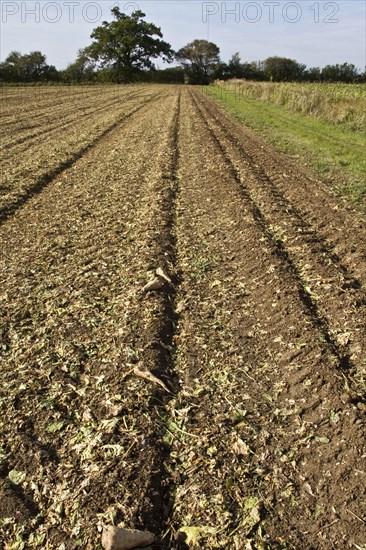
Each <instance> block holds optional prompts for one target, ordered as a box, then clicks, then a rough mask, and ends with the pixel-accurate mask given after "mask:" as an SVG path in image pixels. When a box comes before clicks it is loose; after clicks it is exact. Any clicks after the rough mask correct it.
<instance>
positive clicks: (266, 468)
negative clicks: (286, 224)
mask: <svg viewBox="0 0 366 550" xmlns="http://www.w3.org/2000/svg"><path fill="white" fill-rule="evenodd" d="M193 107H194V106H193V104H191V103H190V101H189V100H188V98H185V101H184V108H183V114H182V120H181V144H182V145H181V147H182V151H181V169H180V181H181V192H180V195H179V201H178V210H177V212H178V218H177V223H178V225H177V230H178V252H179V264H180V266H181V269H182V284H181V288H180V292H179V295H178V303H179V304H180V307H179V309H180V310H181V311H182V313H181V314H180V323H179V330H178V333H177V360H176V368H177V372H178V373H179V375H180V378H181V380H182V390H181V392H180V394H179V395H178V396H177V399H176V400H173V401H172V402H171V403H170V407H171V415H170V417H171V419H173V418H174V422H173V421H172V420H171V422H170V430H169V433H168V437H169V442H170V445H171V456H172V458H173V459H175V471H176V474H175V479H176V486H175V488H174V508H173V514H172V518H171V528H172V537H173V540H174V541H175V542H174V543H172V548H180V547H181V546H180V545H181V544H183V540H184V539H186V540H190V541H191V542H192V541H193V540H195V541H196V543H197V544H200V545H201V546H203V547H205V548H243V547H245V546H246V545H250V544H252V545H254V547H256V546H257V547H260V546H261V545H262V546H263V545H264V546H265V545H269V546H270V547H283V546H286V547H288V548H296V549H299V548H304V549H305V548H306V549H308V548H324V549H325V548H329V547H335V548H343V547H344V541H345V540H347V545H348V546H350V547H351V546H352V544H353V542H355V543H357V541H359V543H360V541H361V540H362V535H361V536H360V533H359V524H358V522H357V520H356V519H355V518H354V517H353V516H352V514H351V513H349V512H347V510H346V509H349V510H351V512H354V513H357V512H356V510H357V504H356V502H357V499H356V500H355V501H354V500H353V498H354V494H355V491H356V492H357V491H358V494H361V493H360V492H359V490H360V485H359V484H360V483H361V484H362V486H363V483H364V481H362V480H363V477H362V476H363V469H364V468H363V466H362V463H363V460H364V459H363V455H364V452H365V449H364V442H363V437H364V433H365V430H364V422H363V421H362V410H363V409H362V407H363V406H364V405H363V404H362V403H359V404H358V405H357V407H356V406H355V404H353V403H352V402H351V401H350V394H349V393H347V391H345V388H344V385H343V378H342V376H340V375H339V374H338V372H337V368H335V367H338V362H337V360H336V358H335V356H334V354H333V352H332V350H331V349H330V347H329V345H328V344H327V343H326V342H324V341H323V336H322V331H321V330H319V327H317V326H316V325H315V324H314V322H313V319H312V316H311V312H309V309H308V307H307V306H305V304H304V303H303V301H302V300H301V297H300V296H299V290H298V284H297V281H295V280H294V277H293V275H292V274H291V273H290V272H289V269H288V265H287V263H286V262H284V261H283V258H282V257H280V255H279V254H278V252H277V251H276V250H274V249H273V248H272V247H271V245H270V243H269V242H268V239H267V237H266V234H265V231H264V228H263V227H261V225H260V224H258V220H257V219H256V215H255V212H254V210H253V208H252V204H250V203H249V202H247V201H243V195H242V192H241V190H240V188H239V186H238V185H237V180H236V177H235V175H234V173H232V171H230V170H228V166H227V164H226V163H225V162H223V153H222V150H221V149H220V148H219V147H218V145H217V141H216V139H215V138H214V137H213V136H212V131H211V130H210V128H209V127H208V126H207V123H206V121H205V119H204V118H203V117H201V116H197V110H196V108H195V107H194V108H193ZM350 430H351V432H352V435H351V432H350ZM351 456H352V458H351ZM351 462H352V464H353V466H350V463H351ZM356 463H357V466H356V465H355V464H356ZM330 469H331V471H332V475H331V476H329V470H330ZM356 488H357V489H356ZM359 505H361V506H362V498H361V499H360V502H359ZM320 510H321V512H320ZM351 518H353V519H351ZM329 524H331V526H329ZM351 524H352V526H351ZM346 533H347V535H346ZM332 545H333V546H332Z"/></svg>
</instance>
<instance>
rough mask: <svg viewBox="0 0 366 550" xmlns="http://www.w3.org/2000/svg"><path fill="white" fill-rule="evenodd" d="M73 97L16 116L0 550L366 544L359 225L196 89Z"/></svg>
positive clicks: (10, 158) (365, 363)
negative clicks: (134, 539) (114, 540)
mask: <svg viewBox="0 0 366 550" xmlns="http://www.w3.org/2000/svg"><path fill="white" fill-rule="evenodd" d="M117 90H118V91H117ZM33 93H34V94H35V92H33ZM70 93H71V92H69V91H66V90H60V89H57V90H53V89H50V90H49V92H48V94H47V93H45V92H44V93H43V95H42V96H40V95H38V96H37V95H35V96H34V97H33V98H32V97H31V95H29V94H31V90H27V91H25V92H24V94H25V95H24V97H23V96H19V97H18V96H17V94H18V95H19V94H20V92H18V91H17V89H14V90H12V91H9V92H7V93H6V94H5V93H4V94H3V98H2V101H3V106H4V109H3V112H4V130H3V133H4V150H3V153H4V154H3V157H4V159H3V171H2V173H3V178H4V181H3V182H2V183H1V187H2V194H1V195H2V198H1V204H0V223H1V226H0V234H1V246H2V254H1V257H0V288H1V292H0V315H1V326H0V338H1V342H0V353H1V373H2V389H1V401H0V407H1V420H0V422H1V440H0V476H1V485H0V540H1V541H2V542H3V544H4V545H5V548H7V549H9V550H10V549H23V548H24V549H25V548H49V549H55V550H56V549H58V550H69V549H70V550H71V549H73V548H77V547H80V548H87V549H97V548H102V546H101V544H102V532H103V529H104V533H106V532H109V531H108V528H107V526H112V525H113V526H116V527H117V526H118V527H123V528H124V529H127V530H134V529H137V530H139V531H142V532H145V533H146V532H151V533H153V534H154V535H155V539H154V540H155V542H153V543H151V546H150V547H151V548H165V549H172V550H174V549H176V550H178V549H184V548H195V547H196V548H208V549H209V548H212V549H213V548H215V549H216V548H225V549H226V548H233V549H236V550H241V549H244V548H248V549H250V548H253V549H255V548H258V549H260V548H293V549H304V550H308V549H310V548H317V549H329V548H339V549H340V550H341V549H342V550H343V549H344V548H356V549H359V548H364V547H365V544H366V539H365V535H364V533H365V521H366V503H365V494H366V492H365V488H366V483H365V463H366V448H365V435H366V434H365V411H366V398H365V387H366V360H365V358H366V353H365V352H366V342H365V341H366V323H365V320H366V290H365V289H366V286H365V285H366V254H365V242H366V240H365V236H366V224H365V220H364V218H363V216H362V214H361V213H359V212H357V211H355V210H352V209H350V207H347V206H346V205H344V204H342V203H340V202H339V201H337V200H336V199H335V198H334V197H333V196H332V195H331V194H330V193H329V192H328V190H327V188H326V186H325V185H324V184H322V182H320V181H317V179H316V178H315V177H314V175H313V174H312V173H311V172H309V171H307V170H306V169H305V168H302V167H301V166H297V165H295V164H294V163H293V161H291V160H290V159H288V158H286V157H285V156H282V155H280V154H279V153H277V152H276V151H274V150H273V149H272V148H271V147H270V146H269V145H268V144H266V143H265V142H264V141H262V140H261V139H260V138H259V137H258V136H256V135H255V134H253V132H251V131H250V130H248V129H246V128H244V127H242V126H241V125H240V124H239V123H237V122H236V121H234V120H232V119H231V118H230V117H229V116H228V115H227V114H225V113H224V112H223V111H222V110H221V109H220V108H218V107H217V106H216V105H215V103H213V102H212V101H210V100H208V99H207V98H205V97H204V96H203V95H202V94H201V93H200V92H199V91H198V90H195V89H193V88H188V87H174V86H172V87H168V86H135V87H125V88H124V87H121V88H112V87H111V88H108V87H107V88H103V89H101V90H99V89H98V90H95V91H93V90H89V89H85V90H80V89H77V88H76V89H75V90H74V92H73V94H74V95H72V96H71V97H66V95H67V94H70ZM26 94H28V95H29V97H28V96H27V95H26ZM98 94H99V95H98ZM31 100H32V101H33V103H32V101H31ZM106 105H107V106H109V107H108V108H106ZM19 112H20V113H21V117H20V118H19V116H18V115H19ZM110 531H111V532H113V533H114V534H113V536H115V537H116V536H117V535H115V533H117V534H118V533H120V531H118V530H117V531H113V530H110ZM126 533H127V534H128V535H129V536H130V533H131V532H130V531H126ZM118 536H119V535H118ZM143 536H144V535H143ZM146 537H147V538H146ZM146 537H145V538H146V540H150V538H149V537H150V535H149V536H147V535H146ZM151 540H152V535H151Z"/></svg>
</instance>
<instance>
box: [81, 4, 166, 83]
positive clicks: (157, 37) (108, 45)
mask: <svg viewBox="0 0 366 550" xmlns="http://www.w3.org/2000/svg"><path fill="white" fill-rule="evenodd" d="M111 11H112V14H113V15H114V18H115V20H114V21H112V22H107V21H104V22H103V23H102V25H101V26H99V27H97V28H96V29H94V31H93V32H92V34H91V38H93V39H94V41H93V42H92V44H91V45H90V46H88V47H87V48H86V49H85V50H84V51H85V52H86V53H87V54H88V55H89V56H90V58H91V59H93V60H95V61H97V62H98V63H99V64H100V66H101V67H103V68H108V69H111V70H112V71H113V73H114V76H115V79H116V80H118V81H120V82H129V81H131V80H133V79H134V77H135V76H136V74H137V73H139V72H140V71H141V70H143V69H151V68H152V67H153V63H152V59H156V58H162V59H163V61H170V60H171V59H172V57H173V51H172V49H171V47H170V44H168V43H167V42H164V40H162V37H163V35H162V32H161V30H160V28H159V27H157V26H156V25H154V24H153V23H148V22H147V21H144V17H145V14H144V13H143V12H142V11H140V10H138V11H135V12H133V13H132V14H131V15H126V14H125V13H121V11H120V10H119V8H118V7H114V8H112V10H111Z"/></svg>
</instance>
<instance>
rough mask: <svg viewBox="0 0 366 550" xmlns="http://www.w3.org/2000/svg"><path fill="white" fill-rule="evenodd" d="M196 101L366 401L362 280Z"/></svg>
mask: <svg viewBox="0 0 366 550" xmlns="http://www.w3.org/2000/svg"><path fill="white" fill-rule="evenodd" d="M194 101H195V105H196V108H197V109H198V110H199V112H200V113H201V116H202V117H203V118H204V119H205V121H206V123H207V125H208V127H209V128H210V130H211V133H212V135H213V136H214V139H216V141H217V145H218V147H220V150H221V151H222V154H223V156H224V157H225V161H226V163H227V165H228V167H229V169H230V170H231V173H232V174H233V177H235V179H236V181H237V182H238V185H240V187H241V189H242V192H243V195H244V198H245V200H246V201H247V202H249V203H250V204H251V205H252V208H253V211H254V213H255V216H256V218H257V220H258V223H259V224H260V225H261V226H262V229H263V230H264V231H265V233H266V235H267V237H268V238H269V239H270V241H271V242H272V244H273V246H274V247H275V248H276V250H277V252H278V254H279V255H280V256H281V257H282V258H283V259H284V261H285V262H286V263H287V264H288V267H289V270H290V271H291V273H292V274H293V276H294V277H295V279H296V280H297V282H298V285H299V293H300V296H301V299H302V301H303V302H304V304H305V305H306V307H308V309H309V312H310V313H311V316H312V318H313V320H314V322H315V324H316V325H318V326H319V327H320V328H321V330H322V332H323V335H324V338H325V340H326V341H327V342H328V343H329V345H330V346H331V348H332V350H333V352H334V353H335V355H336V357H337V358H338V362H339V365H340V366H341V368H342V371H343V373H344V375H345V376H346V377H347V378H348V380H349V383H350V384H351V385H352V388H353V390H354V391H355V399H356V400H357V399H363V401H365V398H366V395H365V389H366V387H365V385H364V381H365V380H366V362H365V349H366V343H365V334H366V306H365V291H363V290H361V288H360V287H361V286H362V284H361V282H360V281H358V280H355V279H354V278H352V277H349V276H348V275H347V270H346V268H345V267H344V266H340V265H339V263H338V262H335V261H334V258H333V257H332V255H331V254H330V255H329V254H328V253H327V250H326V249H325V248H324V246H323V245H322V243H321V241H320V239H319V238H318V237H317V235H316V234H315V232H314V231H311V232H310V230H309V227H307V235H306V234H305V235H304V231H300V232H299V227H301V228H304V224H301V218H300V224H298V223H296V222H297V220H296V219H295V220H294V218H293V215H292V214H293V213H292V212H291V210H290V209H289V208H288V206H287V205H286V206H284V205H282V204H281V201H278V200H276V194H275V193H273V192H272V187H271V186H270V185H268V183H269V178H268V177H266V176H265V175H264V173H263V171H262V170H261V168H260V167H259V166H253V163H252V162H250V163H249V167H248V166H246V163H244V165H243V154H242V153H243V152H244V151H243V150H242V149H241V150H240V151H238V146H237V144H234V145H232V144H231V143H230V138H229V137H228V132H227V130H226V129H225V130H223V122H222V121H220V123H218V122H217V121H218V118H215V120H214V125H213V123H212V120H213V117H212V115H211V117H210V113H209V112H208V111H207V110H205V114H203V111H202V110H201V109H200V106H199V105H198V104H197V101H196V100H194ZM208 117H209V118H208ZM218 127H219V129H218ZM215 130H216V133H215ZM248 168H249V173H248ZM252 172H254V174H255V177H253V176H252ZM309 233H310V238H309V237H308V235H309ZM319 241H320V242H319ZM345 273H346V275H345Z"/></svg>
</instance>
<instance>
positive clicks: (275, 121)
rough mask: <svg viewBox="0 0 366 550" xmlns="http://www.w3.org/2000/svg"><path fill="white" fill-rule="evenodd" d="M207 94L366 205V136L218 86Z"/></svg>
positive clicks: (340, 189)
mask: <svg viewBox="0 0 366 550" xmlns="http://www.w3.org/2000/svg"><path fill="white" fill-rule="evenodd" d="M202 92H203V93H204V94H207V95H209V96H210V97H212V98H213V99H215V100H216V101H217V102H218V103H219V104H220V105H221V106H222V107H224V108H225V109H226V111H227V112H228V113H230V114H231V115H232V116H234V117H235V118H236V119H238V120H239V121H240V122H242V123H243V124H244V125H245V126H248V127H250V128H252V129H253V130H255V131H257V132H258V133H259V134H261V135H262V136H263V137H264V138H265V139H266V140H267V141H269V142H270V143H272V144H273V145H274V146H275V147H276V148H277V149H279V150H280V151H283V152H285V153H287V154H290V155H291V156H293V157H295V158H299V159H301V160H302V162H304V163H305V164H306V165H307V166H310V167H311V168H312V169H313V170H314V171H315V172H317V173H318V174H319V175H321V176H322V177H323V178H324V176H326V177H327V180H328V182H330V183H331V184H332V185H333V188H334V190H335V191H336V192H337V193H341V194H342V195H343V196H345V197H346V198H347V199H348V200H351V201H353V202H356V203H359V204H361V203H363V205H366V135H365V132H361V131H355V130H351V129H350V128H347V127H345V126H343V125H341V124H338V125H332V124H329V123H326V122H324V121H321V120H318V119H314V118H311V117H309V116H306V115H302V114H299V113H294V112H291V111H289V110H288V109H286V108H285V107H279V106H277V105H273V104H271V103H269V102H267V101H263V100H258V99H251V98H248V97H245V96H243V95H240V94H238V93H235V92H231V91H227V90H225V89H222V88H220V87H217V86H209V87H202Z"/></svg>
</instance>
